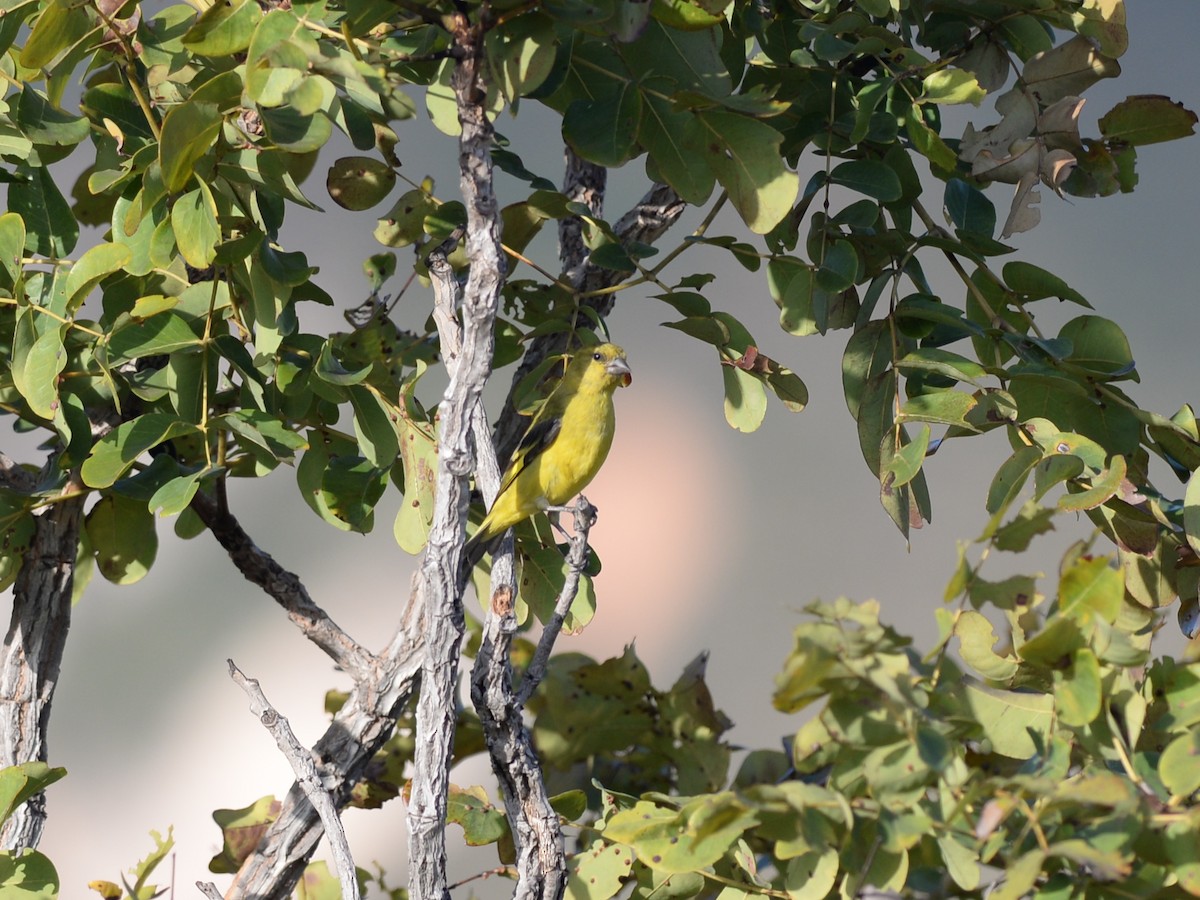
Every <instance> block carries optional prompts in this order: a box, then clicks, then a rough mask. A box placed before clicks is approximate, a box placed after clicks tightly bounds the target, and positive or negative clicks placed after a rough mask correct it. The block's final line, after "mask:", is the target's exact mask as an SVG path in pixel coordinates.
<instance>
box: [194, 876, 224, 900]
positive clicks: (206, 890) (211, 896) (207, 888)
mask: <svg viewBox="0 0 1200 900" xmlns="http://www.w3.org/2000/svg"><path fill="white" fill-rule="evenodd" d="M196 887H197V888H199V889H200V893H202V894H203V895H204V896H205V897H207V898H208V900H221V892H220V891H219V890H217V886H216V885H215V884H213V883H212V882H211V881H197V882H196Z"/></svg>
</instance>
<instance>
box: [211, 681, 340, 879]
mask: <svg viewBox="0 0 1200 900" xmlns="http://www.w3.org/2000/svg"><path fill="white" fill-rule="evenodd" d="M226 662H227V663H228V664H229V677H230V678H232V679H233V680H234V683H235V684H237V686H238V687H240V688H241V689H242V690H243V691H245V692H246V696H248V697H249V698H250V711H251V712H252V713H254V715H256V716H257V717H258V720H259V721H260V722H261V723H262V725H263V727H264V728H266V729H267V731H269V732H270V733H271V736H272V737H273V738H275V744H276V746H278V747H279V750H280V752H281V753H283V755H284V758H285V759H287V761H288V763H289V764H290V765H291V767H292V771H293V772H295V773H296V783H297V784H299V785H300V787H301V789H302V790H303V791H304V796H305V797H307V798H308V802H309V803H311V804H312V805H313V807H314V808H315V809H316V811H317V815H318V816H320V817H321V824H322V825H323V826H324V827H325V837H326V838H327V839H328V841H329V849H330V851H331V852H332V853H333V862H334V868H335V869H336V870H337V873H338V881H340V882H341V886H342V897H343V898H345V900H358V898H359V892H358V876H357V874H356V873H355V870H354V860H353V858H352V857H351V856H350V845H349V844H348V843H347V842H346V830H345V829H344V828H343V827H342V820H341V819H339V818H338V810H337V808H336V807H335V806H334V803H333V797H332V795H331V794H330V793H329V791H327V790H326V789H325V786H324V784H323V783H322V781H321V775H320V773H319V772H318V771H317V765H316V763H315V762H314V761H313V757H312V754H311V753H309V752H308V750H307V749H306V748H305V747H304V746H302V745H301V743H300V742H299V741H298V740H296V735H295V733H294V732H293V731H292V726H291V725H289V724H288V720H287V719H286V718H285V717H284V716H282V715H280V714H279V711H278V710H276V709H275V707H273V706H272V705H271V703H270V701H268V700H267V695H266V694H264V693H263V689H262V686H261V685H259V683H258V679H256V678H247V677H246V676H245V675H244V674H243V673H242V670H241V669H239V668H238V667H237V666H235V665H234V664H233V660H232V659H229V660H226Z"/></svg>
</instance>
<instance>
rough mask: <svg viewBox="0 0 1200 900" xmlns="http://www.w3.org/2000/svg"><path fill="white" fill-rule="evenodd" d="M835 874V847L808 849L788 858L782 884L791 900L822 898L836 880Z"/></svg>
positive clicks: (815, 899) (836, 861) (836, 855)
mask: <svg viewBox="0 0 1200 900" xmlns="http://www.w3.org/2000/svg"><path fill="white" fill-rule="evenodd" d="M837 875H838V853H837V850H836V849H834V848H833V847H827V848H826V849H824V850H819V849H818V850H810V851H809V852H807V853H802V854H801V855H799V856H797V857H795V858H794V859H791V860H788V864H787V872H786V873H785V875H784V882H783V886H784V890H786V891H787V892H788V896H789V897H790V898H791V900H824V898H825V897H827V896H828V895H829V892H830V891H831V890H832V889H833V886H834V884H835V883H836V882H837Z"/></svg>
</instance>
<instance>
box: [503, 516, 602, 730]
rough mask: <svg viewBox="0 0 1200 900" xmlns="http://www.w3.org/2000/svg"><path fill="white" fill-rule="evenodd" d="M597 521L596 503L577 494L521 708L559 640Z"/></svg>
mask: <svg viewBox="0 0 1200 900" xmlns="http://www.w3.org/2000/svg"><path fill="white" fill-rule="evenodd" d="M595 524H596V507H594V506H592V504H591V503H589V502H588V499H587V497H582V496H581V497H580V498H579V502H578V503H577V504H575V534H574V536H572V538H571V549H570V550H569V551H567V575H566V578H564V579H563V589H562V593H560V594H559V595H558V601H557V602H556V603H555V604H554V615H553V616H552V617H551V619H550V621H549V622H547V623H546V624H545V626H544V627H543V628H542V636H541V637H540V638H539V639H538V645H537V649H536V650H535V651H534V653H533V659H532V660H530V663H529V666H528V668H526V670H525V677H524V678H523V679H522V680H521V690H520V691H519V692H518V693H517V705H518V706H520V707H522V708H524V706H525V704H526V703H528V702H529V698H530V697H532V696H533V692H534V691H536V690H537V686H538V685H539V684H541V682H542V679H543V678H544V677H545V676H546V666H547V664H548V663H549V661H550V653H551V651H552V650H553V649H554V642H555V641H556V640H558V635H559V632H561V631H562V626H563V622H564V621H566V618H567V613H568V612H570V610H571V604H572V603H574V602H575V595H576V594H578V593H579V579H580V578H582V577H583V570H584V569H585V568H587V563H588V534H589V533H590V532H591V530H592V526H593V525H595Z"/></svg>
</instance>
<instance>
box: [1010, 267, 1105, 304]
mask: <svg viewBox="0 0 1200 900" xmlns="http://www.w3.org/2000/svg"><path fill="white" fill-rule="evenodd" d="M1001 274H1002V275H1003V277H1004V283H1005V284H1007V285H1008V286H1009V287H1010V288H1011V289H1012V290H1013V291H1015V292H1016V293H1018V294H1023V295H1024V296H1025V299H1026V300H1041V299H1042V298H1043V297H1058V298H1059V299H1061V300H1070V301H1071V302H1072V303H1078V304H1079V305H1080V306H1086V307H1089V308H1090V307H1091V304H1090V303H1088V302H1087V300H1086V299H1084V297H1083V295H1082V294H1080V293H1079V292H1078V291H1076V290H1075V289H1074V288H1072V287H1070V286H1068V284H1067V283H1066V282H1065V281H1063V280H1062V279H1061V278H1059V277H1058V276H1057V275H1055V274H1054V273H1053V272H1047V271H1046V270H1045V269H1042V268H1039V267H1038V266H1035V265H1033V264H1032V263H1027V262H1021V261H1019V260H1014V261H1013V262H1009V263H1005V264H1004V269H1003V271H1002V273H1001Z"/></svg>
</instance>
